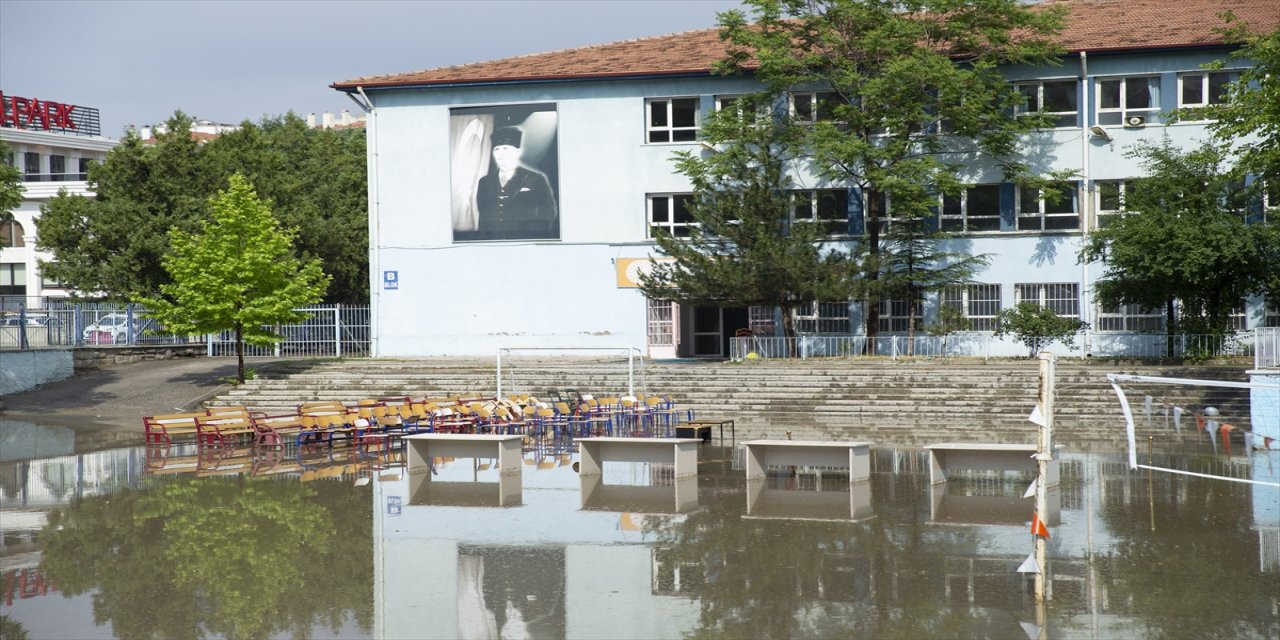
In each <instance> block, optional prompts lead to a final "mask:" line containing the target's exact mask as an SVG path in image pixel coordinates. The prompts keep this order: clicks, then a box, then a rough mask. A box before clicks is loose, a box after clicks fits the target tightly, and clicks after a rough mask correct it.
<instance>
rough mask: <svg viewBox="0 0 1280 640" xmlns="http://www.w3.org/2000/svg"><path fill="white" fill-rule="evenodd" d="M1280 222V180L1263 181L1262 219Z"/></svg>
mask: <svg viewBox="0 0 1280 640" xmlns="http://www.w3.org/2000/svg"><path fill="white" fill-rule="evenodd" d="M1268 220H1270V221H1272V222H1280V180H1268V181H1266V182H1264V183H1262V221H1263V222H1266V221H1268Z"/></svg>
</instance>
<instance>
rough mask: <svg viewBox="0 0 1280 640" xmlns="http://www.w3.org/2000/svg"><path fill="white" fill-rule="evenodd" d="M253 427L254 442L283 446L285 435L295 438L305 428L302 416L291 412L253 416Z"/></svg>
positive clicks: (259, 444)
mask: <svg viewBox="0 0 1280 640" xmlns="http://www.w3.org/2000/svg"><path fill="white" fill-rule="evenodd" d="M253 428H254V432H255V437H254V444H256V445H257V446H260V447H263V446H265V447H283V446H284V442H285V438H286V437H292V438H297V437H298V434H300V433H302V432H303V431H305V430H306V427H305V426H304V424H303V420H302V416H300V415H296V414H292V413H289V414H284V415H278V416H262V417H257V418H254V419H253Z"/></svg>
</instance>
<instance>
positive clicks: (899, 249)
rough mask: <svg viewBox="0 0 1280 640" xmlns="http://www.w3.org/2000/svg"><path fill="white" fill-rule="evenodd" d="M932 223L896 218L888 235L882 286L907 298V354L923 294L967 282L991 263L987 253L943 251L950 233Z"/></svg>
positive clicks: (916, 219)
mask: <svg viewBox="0 0 1280 640" xmlns="http://www.w3.org/2000/svg"><path fill="white" fill-rule="evenodd" d="M932 224H933V223H932V222H931V221H930V220H929V219H927V218H923V217H911V218H906V219H903V220H895V221H894V223H893V225H892V226H891V227H889V231H888V233H887V234H886V235H885V248H884V253H883V257H882V260H883V262H884V280H883V282H882V287H883V289H884V291H885V292H886V293H887V294H889V295H890V296H891V297H893V298H896V299H899V300H906V301H907V305H908V310H907V338H908V340H907V355H912V353H913V352H914V348H915V340H914V338H915V333H916V319H917V318H919V317H920V316H921V310H920V305H921V303H922V301H923V300H924V295H925V294H926V293H936V292H939V291H942V289H943V288H945V287H949V286H956V285H961V284H965V283H968V282H970V281H972V280H973V276H974V274H976V273H977V272H979V271H981V270H982V269H983V268H985V267H986V266H987V265H988V264H990V256H988V255H986V254H980V255H972V254H969V253H964V252H958V251H945V250H942V249H941V248H940V247H941V242H942V241H943V240H944V239H945V238H947V237H948V234H946V233H943V232H941V231H937V230H935V229H933V228H931V225H932Z"/></svg>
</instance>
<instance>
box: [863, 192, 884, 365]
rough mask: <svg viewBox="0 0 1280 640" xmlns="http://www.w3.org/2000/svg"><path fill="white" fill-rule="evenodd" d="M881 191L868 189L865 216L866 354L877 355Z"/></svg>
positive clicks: (864, 331) (864, 317)
mask: <svg viewBox="0 0 1280 640" xmlns="http://www.w3.org/2000/svg"><path fill="white" fill-rule="evenodd" d="M879 195H880V191H879V190H878V189H874V188H870V189H867V209H866V215H865V216H863V218H864V221H865V224H866V225H867V268H866V269H865V270H864V273H863V274H862V277H863V278H864V279H865V280H866V285H867V296H866V308H865V309H863V319H864V326H863V333H865V334H866V336H867V346H866V354H867V355H869V356H874V355H876V336H877V335H878V334H879V333H880V291H879V289H878V285H879V282H880V215H881V211H880V198H879Z"/></svg>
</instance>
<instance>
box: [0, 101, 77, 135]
mask: <svg viewBox="0 0 1280 640" xmlns="http://www.w3.org/2000/svg"><path fill="white" fill-rule="evenodd" d="M75 109H76V106H75V105H73V104H62V103H61V102H53V101H50V100H45V101H43V102H41V101H40V99H39V98H29V99H28V98H19V97H18V96H6V95H4V93H3V92H0V126H3V127H20V128H24V129H29V128H31V125H32V124H33V123H38V124H39V125H40V126H41V127H43V128H44V130H45V131H48V130H49V129H64V130H65V129H75V128H76V123H75V122H73V121H72V120H71V112H72V111H75Z"/></svg>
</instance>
